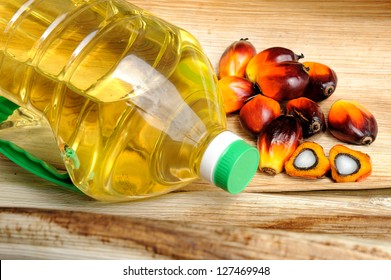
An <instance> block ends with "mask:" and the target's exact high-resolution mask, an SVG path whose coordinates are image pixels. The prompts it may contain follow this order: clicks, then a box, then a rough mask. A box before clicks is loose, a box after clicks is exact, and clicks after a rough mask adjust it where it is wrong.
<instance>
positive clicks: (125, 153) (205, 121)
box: [0, 0, 258, 201]
mask: <svg viewBox="0 0 391 280" xmlns="http://www.w3.org/2000/svg"><path fill="white" fill-rule="evenodd" d="M215 86H216V78H215V75H214V72H213V70H212V67H211V65H210V62H209V60H208V58H207V57H206V55H205V54H204V53H203V51H202V48H201V46H200V44H199V43H198V42H197V40H196V39H195V38H194V37H193V36H192V35H191V34H189V33H188V32H186V31H185V30H183V29H181V28H178V27H176V26H173V25H171V24H169V23H167V22H165V21H164V20H161V19H159V18H157V17H155V16H153V15H151V14H149V13H147V12H145V11H144V10H142V9H140V8H138V7H136V6H134V5H132V4H130V3H128V2H127V1H125V0H5V1H1V2H0V95H1V96H3V97H5V98H7V99H9V100H11V101H12V102H14V103H16V104H17V105H19V106H21V107H23V108H26V109H27V110H30V111H32V112H34V114H36V115H38V116H40V117H42V119H43V120H45V122H46V123H47V126H48V127H50V128H51V130H52V132H53V134H54V136H55V139H56V142H57V145H58V147H59V151H60V153H61V155H62V158H63V160H64V163H65V167H66V170H67V172H68V173H69V176H70V178H71V179H72V182H73V184H74V185H75V186H76V187H77V188H78V189H80V190H81V191H82V192H84V193H85V194H87V195H89V196H91V197H93V198H95V199H98V200H104V201H121V200H132V199H139V198H145V197H151V196H155V195H159V194H163V193H167V192H169V191H173V190H175V189H177V188H179V187H182V186H184V185H187V184H189V183H191V182H193V181H194V180H197V179H199V178H203V179H205V180H207V181H208V182H210V183H212V184H214V185H216V186H219V187H221V188H223V189H225V190H227V191H228V192H231V193H238V192H240V191H241V190H243V188H244V187H245V186H246V185H247V184H248V183H249V181H250V180H251V178H252V177H253V175H254V173H255V171H256V169H257V166H258V152H257V150H256V149H255V148H253V147H252V146H251V145H249V144H247V143H246V142H245V141H244V140H243V139H241V138H239V137H238V136H236V135H235V134H233V133H232V132H229V131H227V130H226V119H225V114H224V111H223V108H222V106H221V104H222V103H221V100H220V97H219V96H218V95H217V94H216V89H215Z"/></svg>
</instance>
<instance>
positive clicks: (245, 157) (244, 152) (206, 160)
mask: <svg viewBox="0 0 391 280" xmlns="http://www.w3.org/2000/svg"><path fill="white" fill-rule="evenodd" d="M258 164H259V153H258V150H257V149H256V148H255V147H253V146H251V145H250V144H248V143H246V142H245V141H244V140H243V139H241V138H240V137H238V136H236V135H235V134H233V133H232V132H229V131H226V132H223V133H221V134H220V135H218V136H217V137H216V138H215V139H214V140H213V141H212V143H211V144H210V145H209V147H208V148H207V150H206V152H205V154H204V157H203V159H202V161H201V175H202V176H203V177H204V178H205V179H207V180H208V181H210V182H211V183H213V184H215V185H216V186H218V187H220V188H222V189H223V190H226V191H227V192H229V193H232V194H236V193H239V192H241V191H242V190H243V189H244V188H245V187H246V186H247V185H248V184H249V183H250V181H251V180H252V178H253V177H254V175H255V172H256V171H257V168H258Z"/></svg>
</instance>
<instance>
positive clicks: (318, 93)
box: [303, 61, 338, 102]
mask: <svg viewBox="0 0 391 280" xmlns="http://www.w3.org/2000/svg"><path fill="white" fill-rule="evenodd" d="M303 64H304V66H305V67H307V68H308V69H309V70H308V74H309V75H310V81H309V84H308V86H307V88H306V90H305V92H304V96H305V97H307V98H309V99H311V100H313V101H315V102H319V101H322V100H325V99H326V98H329V97H330V96H331V95H332V94H333V93H334V91H335V89H336V87H337V83H338V78H337V74H336V73H335V71H334V70H333V69H331V68H330V67H329V66H327V65H325V64H322V63H318V62H307V61H306V62H303Z"/></svg>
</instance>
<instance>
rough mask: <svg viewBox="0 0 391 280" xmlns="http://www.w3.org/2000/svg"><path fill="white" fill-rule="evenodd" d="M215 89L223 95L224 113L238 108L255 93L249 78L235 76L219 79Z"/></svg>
mask: <svg viewBox="0 0 391 280" xmlns="http://www.w3.org/2000/svg"><path fill="white" fill-rule="evenodd" d="M217 91H218V92H219V94H221V96H222V97H223V102H224V110H225V113H226V114H229V113H233V112H236V111H238V110H240V109H241V108H242V107H243V105H244V102H245V101H246V100H247V99H248V98H249V97H251V96H252V95H254V94H255V89H254V86H253V84H252V83H251V82H250V81H249V80H247V79H245V78H240V77H235V76H229V77H225V78H223V79H221V80H219V81H218V82H217Z"/></svg>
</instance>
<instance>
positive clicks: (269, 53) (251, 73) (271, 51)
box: [246, 47, 304, 83]
mask: <svg viewBox="0 0 391 280" xmlns="http://www.w3.org/2000/svg"><path fill="white" fill-rule="evenodd" d="M303 57H304V55H303V54H300V55H297V54H295V53H294V52H293V51H292V50H290V49H287V48H283V47H272V48H268V49H265V50H263V51H261V52H259V53H258V54H256V55H255V56H254V57H253V58H252V59H251V60H250V62H249V63H248V65H247V68H246V77H247V79H249V80H250V81H251V82H253V83H255V82H256V78H257V75H258V73H259V72H260V71H262V70H263V69H264V68H266V67H267V66H268V65H270V64H275V63H279V62H284V61H299V59H301V58H303Z"/></svg>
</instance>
